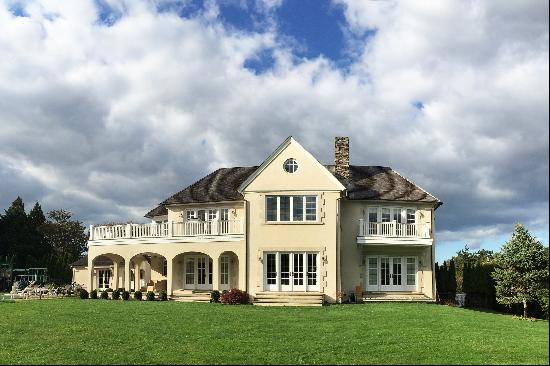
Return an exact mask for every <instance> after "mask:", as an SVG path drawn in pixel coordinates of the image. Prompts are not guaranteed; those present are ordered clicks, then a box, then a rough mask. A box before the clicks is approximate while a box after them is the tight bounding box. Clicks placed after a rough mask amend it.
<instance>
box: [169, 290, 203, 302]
mask: <svg viewBox="0 0 550 366" xmlns="http://www.w3.org/2000/svg"><path fill="white" fill-rule="evenodd" d="M170 300H174V301H179V302H210V291H205V290H174V291H172V296H171V297H170Z"/></svg>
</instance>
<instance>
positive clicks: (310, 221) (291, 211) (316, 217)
mask: <svg viewBox="0 0 550 366" xmlns="http://www.w3.org/2000/svg"><path fill="white" fill-rule="evenodd" d="M282 196H284V197H290V203H289V205H290V217H289V220H285V221H281V197H282ZM268 197H276V198H277V214H276V216H277V220H268V218H267V198H268ZM294 197H302V198H303V199H302V220H296V221H295V220H294ZM306 197H315V220H307V214H306V201H307V198H306ZM264 211H265V222H266V223H274V222H276V223H298V222H300V223H316V222H319V198H318V195H314V194H306V195H296V194H295V195H285V194H283V195H271V194H270V195H266V196H265V200H264Z"/></svg>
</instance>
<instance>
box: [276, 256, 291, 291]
mask: <svg viewBox="0 0 550 366" xmlns="http://www.w3.org/2000/svg"><path fill="white" fill-rule="evenodd" d="M279 255H280V261H279V263H280V269H281V270H280V272H281V291H292V281H291V277H292V272H291V271H290V268H291V264H290V263H291V259H292V257H291V253H280V254H279Z"/></svg>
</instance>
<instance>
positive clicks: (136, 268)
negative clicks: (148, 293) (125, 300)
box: [134, 259, 141, 291]
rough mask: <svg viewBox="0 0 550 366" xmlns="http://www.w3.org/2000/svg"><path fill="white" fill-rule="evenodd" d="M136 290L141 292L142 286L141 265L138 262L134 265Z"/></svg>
mask: <svg viewBox="0 0 550 366" xmlns="http://www.w3.org/2000/svg"><path fill="white" fill-rule="evenodd" d="M134 290H135V291H137V290H141V286H140V285H139V264H138V262H137V259H136V262H135V264H134Z"/></svg>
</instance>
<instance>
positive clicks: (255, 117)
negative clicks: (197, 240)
mask: <svg viewBox="0 0 550 366" xmlns="http://www.w3.org/2000/svg"><path fill="white" fill-rule="evenodd" d="M187 3H190V2H182V3H176V2H170V1H123V0H108V1H101V2H97V1H78V2H73V1H71V2H66V1H53V0H43V1H25V2H16V1H5V2H4V3H3V4H2V6H0V55H1V57H0V131H1V132H0V207H6V206H7V205H8V204H9V203H10V202H11V200H13V199H14V198H15V195H16V194H18V193H21V194H22V195H23V196H24V199H26V200H27V201H33V200H40V201H41V202H43V204H44V205H45V206H46V207H47V208H54V207H65V208H68V209H71V210H72V211H73V212H75V214H76V215H77V217H79V218H80V219H82V220H84V221H86V222H87V223H92V222H104V221H110V220H116V219H118V220H126V219H137V218H139V217H141V216H142V215H143V214H144V213H145V212H147V210H148V209H150V208H152V207H154V206H155V204H157V203H158V202H159V201H161V200H162V199H164V198H166V197H167V196H169V195H170V194H172V193H173V192H175V191H178V190H179V189H181V188H182V187H184V186H186V185H188V184H190V183H192V182H193V181H195V180H197V179H198V178H200V177H201V176H203V175H204V174H206V173H208V172H209V171H211V170H213V169H215V168H218V167H221V166H232V165H253V164H259V163H260V162H261V161H262V160H263V159H264V158H265V157H266V156H267V155H269V153H270V152H271V151H272V150H273V149H274V148H275V147H276V146H277V145H278V144H279V143H280V142H281V141H282V140H283V139H284V138H285V137H286V136H288V135H294V136H295V137H296V138H297V139H298V140H299V141H301V142H302V143H303V144H304V145H305V146H306V148H308V149H310V150H311V151H312V153H313V154H314V155H316V156H317V157H318V158H319V159H320V160H321V161H323V162H327V163H329V162H331V160H332V138H333V136H335V135H349V136H351V159H352V163H354V164H373V165H374V164H376V165H389V166H392V167H393V168H395V169H397V170H398V171H400V172H402V173H403V174H405V175H407V176H408V177H410V178H411V179H412V180H414V181H415V182H417V183H418V184H419V185H420V186H422V187H423V188H425V189H427V190H428V191H430V192H432V193H434V194H435V195H436V196H438V197H440V198H441V199H442V200H443V201H444V202H445V205H444V206H443V207H442V208H441V209H440V210H438V229H441V231H442V232H444V233H445V234H444V239H445V240H448V241H452V240H456V239H463V240H464V241H468V240H472V241H473V240H479V238H481V237H483V236H487V237H488V238H489V237H497V236H498V235H501V234H502V233H503V232H506V231H511V225H512V224H513V223H514V222H516V221H523V222H525V223H526V224H527V225H532V226H533V228H534V229H537V230H547V229H548V211H547V208H548V173H549V172H548V125H547V123H548V118H549V115H548V97H549V91H548V76H549V75H548V4H547V3H546V2H542V1H522V2H478V1H469V2H448V1H438V2H418V1H414V2H412V1H411V2H381V1H369V2H365V1H358V2H353V1H344V0H339V1H336V2H335V5H337V6H340V7H342V9H343V10H344V15H345V19H346V24H343V25H342V27H343V28H344V29H343V30H344V31H345V32H346V33H347V34H351V35H355V36H353V37H348V39H349V40H350V43H349V44H348V47H350V48H351V49H350V52H349V54H350V55H353V59H352V60H351V61H350V65H349V66H348V67H347V68H346V70H342V69H339V68H338V67H337V66H336V65H335V64H334V63H333V62H332V61H331V60H330V59H329V58H327V57H324V56H322V55H321V56H319V57H315V58H304V57H297V56H296V54H295V53H294V49H293V47H295V43H294V42H292V39H289V36H288V35H284V36H283V35H281V34H279V33H278V27H277V21H278V20H277V18H276V11H275V10H276V9H277V7H279V6H281V4H282V1H274V0H271V1H268V0H266V1H263V2H261V3H259V5H257V6H256V9H255V11H256V12H263V13H264V14H265V17H266V18H265V19H264V21H265V24H267V26H265V27H259V28H257V29H246V30H240V29H238V28H237V27H235V26H229V25H228V24H226V23H224V21H223V17H222V16H220V8H219V4H218V3H217V2H214V1H210V2H206V5H205V6H204V7H200V8H198V9H195V10H196V11H194V12H192V13H190V14H185V16H182V9H184V8H185V6H187V5H189V4H187ZM174 4H175V5H174ZM243 4H245V2H243ZM176 5H177V6H176ZM243 6H246V4H245V5H243ZM367 33H368V34H370V36H368V37H363V36H364V35H365V34H367ZM266 50H268V51H269V53H270V55H272V58H273V62H272V65H270V66H269V67H268V68H266V69H265V70H262V72H254V71H252V70H249V69H247V68H246V67H245V64H246V61H247V60H250V59H254V58H259V57H262V52H265V51H266Z"/></svg>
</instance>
